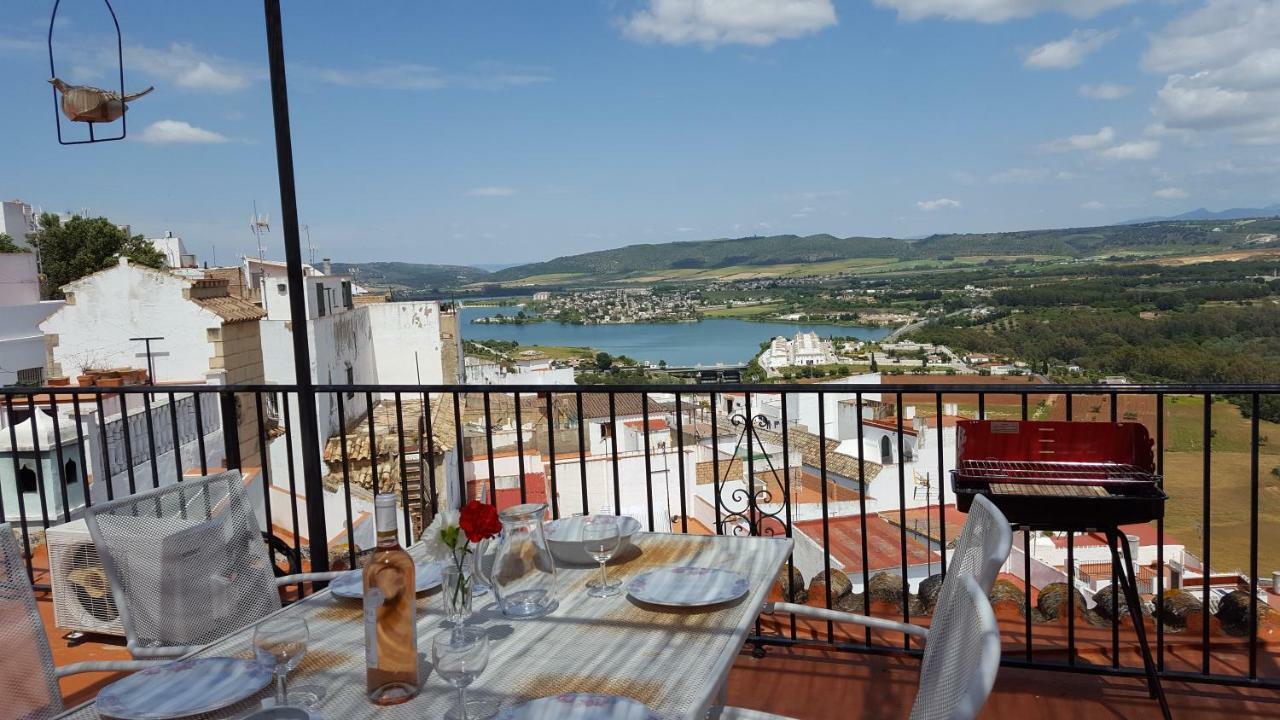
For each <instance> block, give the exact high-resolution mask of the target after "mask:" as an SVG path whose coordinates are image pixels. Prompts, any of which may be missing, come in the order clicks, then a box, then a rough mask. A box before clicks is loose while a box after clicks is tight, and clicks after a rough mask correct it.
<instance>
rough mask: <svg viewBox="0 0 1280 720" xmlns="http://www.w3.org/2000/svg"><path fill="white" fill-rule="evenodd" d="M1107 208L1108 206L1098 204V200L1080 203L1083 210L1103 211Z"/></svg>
mask: <svg viewBox="0 0 1280 720" xmlns="http://www.w3.org/2000/svg"><path fill="white" fill-rule="evenodd" d="M1106 207H1107V206H1106V205H1104V204H1103V203H1100V202H1098V201H1097V200H1089V201H1086V202H1083V203H1080V209H1081V210H1102V209H1104V208H1106Z"/></svg>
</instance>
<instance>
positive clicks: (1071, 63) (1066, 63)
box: [1022, 30, 1119, 70]
mask: <svg viewBox="0 0 1280 720" xmlns="http://www.w3.org/2000/svg"><path fill="white" fill-rule="evenodd" d="M1118 34H1119V32H1118V31H1116V30H1108V31H1106V32H1103V31H1101V30H1076V31H1074V32H1072V33H1071V34H1070V35H1068V36H1066V37H1064V38H1062V39H1061V40H1054V41H1053V42H1048V43H1045V44H1044V45H1041V46H1040V47H1037V48H1034V49H1032V50H1031V51H1030V52H1028V53H1027V55H1026V57H1024V58H1023V60H1022V64H1023V65H1024V66H1026V67H1029V68H1034V69H1036V70H1065V69H1066V68H1073V67H1075V66H1077V65H1079V64H1080V63H1082V62H1084V59H1085V57H1086V56H1088V55H1089V54H1091V53H1094V52H1096V51H1098V50H1099V49H1101V48H1102V46H1103V45H1106V44H1107V43H1108V42H1110V41H1111V40H1113V39H1115V37H1116V35H1118Z"/></svg>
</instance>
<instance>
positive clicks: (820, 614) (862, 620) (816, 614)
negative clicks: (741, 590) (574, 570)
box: [764, 602, 929, 638]
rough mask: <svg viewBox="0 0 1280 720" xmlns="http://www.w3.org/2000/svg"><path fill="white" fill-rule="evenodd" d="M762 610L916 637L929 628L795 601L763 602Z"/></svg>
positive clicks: (926, 631) (925, 633)
mask: <svg viewBox="0 0 1280 720" xmlns="http://www.w3.org/2000/svg"><path fill="white" fill-rule="evenodd" d="M764 611H765V613H768V614H773V613H791V614H792V615H800V616H803V617H811V618H815V619H817V620H830V621H832V622H841V623H853V624H855V625H865V626H866V627H870V628H875V629H877V630H889V631H891V632H901V633H906V634H907V635H915V636H916V637H921V638H928V636H929V628H926V627H921V626H919V625H912V624H910V623H902V622H895V621H893V620H886V619H884V618H877V617H870V616H867V615H858V614H857V613H848V612H841V611H839V610H827V609H826V608H816V607H813V606H811V605H797V604H795V603H785V602H779V603H765V605H764Z"/></svg>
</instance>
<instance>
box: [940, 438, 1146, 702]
mask: <svg viewBox="0 0 1280 720" xmlns="http://www.w3.org/2000/svg"><path fill="white" fill-rule="evenodd" d="M957 426H958V428H957V433H956V469H955V470H953V471H952V472H951V487H952V490H953V491H954V492H955V494H956V507H957V508H958V509H960V510H961V511H962V512H968V511H969V506H970V505H972V504H973V498H974V497H975V496H977V495H985V496H986V497H987V499H988V500H990V501H991V502H992V503H994V504H995V505H996V507H998V508H1000V511H1001V512H1003V513H1004V514H1005V517H1007V518H1008V519H1009V522H1010V523H1012V524H1014V525H1018V526H1021V527H1025V528H1028V529H1031V530H1046V531H1062V532H1071V531H1084V530H1100V531H1103V532H1105V533H1106V535H1107V543H1108V544H1109V545H1110V546H1111V561H1112V563H1113V567H1115V568H1116V572H1115V577H1116V579H1117V580H1118V581H1119V584H1120V589H1121V591H1122V592H1123V593H1124V598H1125V602H1126V603H1127V604H1128V606H1129V617H1130V618H1132V620H1133V627H1134V631H1135V632H1136V633H1137V637H1138V644H1139V646H1140V647H1141V650H1142V662H1143V666H1144V669H1145V670H1146V675H1147V687H1148V688H1149V690H1150V692H1151V697H1153V698H1156V699H1158V700H1159V701H1160V711H1161V713H1162V715H1163V716H1164V717H1165V718H1166V719H1168V718H1170V717H1171V716H1170V713H1169V704H1168V702H1167V701H1166V700H1165V696H1164V689H1163V688H1162V687H1161V685H1160V676H1159V675H1158V674H1157V672H1156V668H1155V662H1154V661H1153V660H1152V659H1151V648H1150V647H1149V646H1148V644H1147V633H1146V627H1145V626H1144V624H1143V621H1142V620H1141V618H1142V603H1141V600H1140V599H1139V598H1138V590H1137V587H1138V584H1137V581H1136V580H1135V579H1134V575H1133V558H1132V557H1130V550H1129V543H1127V542H1125V538H1124V535H1123V534H1122V533H1121V532H1120V526H1121V525H1128V524H1132V523H1144V522H1151V521H1154V520H1159V519H1161V518H1163V517H1164V501H1165V500H1167V499H1168V495H1166V494H1165V492H1164V490H1163V489H1162V488H1161V485H1162V484H1163V483H1162V479H1161V477H1160V476H1159V475H1157V474H1156V472H1155V456H1154V455H1153V453H1152V449H1151V448H1152V441H1151V436H1150V435H1148V434H1147V429H1146V428H1145V427H1143V426H1142V425H1140V424H1138V423H1095V422H1089V423H1084V422H1082V423H1074V422H1027V421H1023V422H1008V421H996V420H961V421H960V422H959V423H957ZM1117 548H1119V549H1117ZM1122 552H1123V555H1124V559H1123V560H1121V553H1122Z"/></svg>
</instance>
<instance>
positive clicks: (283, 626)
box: [253, 615, 311, 706]
mask: <svg viewBox="0 0 1280 720" xmlns="http://www.w3.org/2000/svg"><path fill="white" fill-rule="evenodd" d="M310 636H311V633H310V631H309V630H308V628H307V621H306V620H304V619H303V618H301V617H298V616H295V615H277V616H276V617H273V618H268V619H266V620H263V621H262V622H260V623H258V627H256V628H254V631H253V649H254V652H255V653H256V654H257V656H258V663H259V664H260V665H262V666H263V667H265V668H270V669H271V671H272V672H273V673H275V676H276V705H277V706H280V705H288V704H289V689H288V686H287V684H286V677H287V676H288V674H289V671H290V670H292V669H294V668H296V667H297V666H298V663H300V662H302V657H303V656H304V655H306V654H307V641H308V640H309V639H310Z"/></svg>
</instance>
